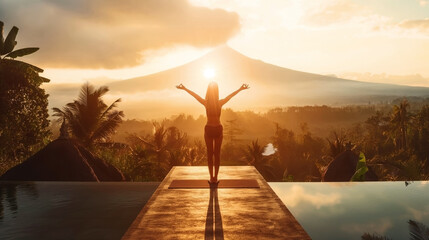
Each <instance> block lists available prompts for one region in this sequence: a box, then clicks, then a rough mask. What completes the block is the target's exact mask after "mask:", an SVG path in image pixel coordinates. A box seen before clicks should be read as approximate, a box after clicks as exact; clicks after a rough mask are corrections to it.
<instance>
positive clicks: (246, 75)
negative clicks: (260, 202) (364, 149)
mask: <svg viewBox="0 0 429 240" xmlns="http://www.w3.org/2000/svg"><path fill="white" fill-rule="evenodd" d="M207 67H212V68H213V69H215V71H216V77H215V80H216V81H217V82H218V83H219V88H220V97H224V96H226V95H227V94H228V93H229V92H232V91H234V90H235V89H236V88H238V87H239V86H240V85H241V84H242V83H248V84H249V85H250V87H251V88H250V89H249V90H246V91H245V93H240V95H239V97H236V99H234V100H233V101H231V103H228V105H230V106H228V107H234V108H239V109H257V108H259V109H261V108H264V107H265V109H266V108H268V107H275V106H288V105H313V104H317V105H322V104H335V105H342V104H367V103H368V102H381V101H383V102H386V101H391V100H393V99H396V98H398V97H404V96H420V97H423V96H429V88H426V87H411V86H402V85H394V84H383V83H369V82H359V81H353V80H347V79H341V78H336V77H332V76H325V75H319V74H312V73H307V72H300V71H295V70H291V69H287V68H282V67H279V66H275V65H272V64H268V63H265V62H263V61H260V60H255V59H252V58H249V57H247V56H244V55H243V54H241V53H239V52H237V51H235V50H233V49H231V48H229V47H227V46H221V47H218V48H216V49H215V50H213V51H212V52H209V53H208V54H206V55H204V56H202V57H201V58H199V59H196V60H194V61H192V62H190V63H187V64H184V65H182V66H179V67H176V68H172V69H169V70H166V71H162V72H159V73H155V74H151V75H147V76H143V77H138V78H133V79H129V80H122V81H116V82H112V83H110V84H109V87H110V89H111V91H112V94H118V95H120V94H131V95H133V94H134V95H135V96H139V97H141V98H144V96H147V98H144V99H145V100H146V101H150V102H152V105H151V106H152V107H149V108H147V109H145V110H146V111H155V109H157V108H158V107H159V106H161V107H166V106H168V105H171V104H172V105H180V106H181V105H187V106H191V103H190V102H191V101H193V100H191V99H190V97H188V96H186V97H187V98H183V99H186V100H184V101H183V100H180V96H181V97H184V96H185V95H186V94H185V93H181V92H179V90H176V89H175V88H174V86H175V85H178V84H179V83H183V84H184V85H185V86H186V87H188V88H189V89H192V90H195V92H197V93H198V94H200V95H201V96H203V97H204V93H205V89H206V88H207V84H208V82H209V81H208V80H206V79H205V78H204V76H203V74H202V73H203V70H204V69H205V68H207ZM166 90H168V91H166ZM179 103H180V104H179ZM124 104H125V103H124ZM192 104H195V103H192ZM139 106H141V105H139V104H137V103H135V104H134V106H133V107H132V106H131V105H128V106H127V108H128V107H130V109H129V110H131V109H133V110H135V108H138V107H139ZM167 112H168V113H174V110H171V111H167ZM176 112H177V111H176ZM182 112H183V111H182ZM155 115H156V114H155Z"/></svg>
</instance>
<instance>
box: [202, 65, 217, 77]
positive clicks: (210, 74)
mask: <svg viewBox="0 0 429 240" xmlns="http://www.w3.org/2000/svg"><path fill="white" fill-rule="evenodd" d="M203 74H204V77H205V78H207V79H213V78H214V77H215V76H216V71H215V69H214V68H212V67H207V68H205V69H204V72H203Z"/></svg>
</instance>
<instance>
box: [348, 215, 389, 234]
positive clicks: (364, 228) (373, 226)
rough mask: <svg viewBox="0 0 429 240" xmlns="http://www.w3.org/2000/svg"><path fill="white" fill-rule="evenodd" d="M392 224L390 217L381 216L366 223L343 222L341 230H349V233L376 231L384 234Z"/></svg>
mask: <svg viewBox="0 0 429 240" xmlns="http://www.w3.org/2000/svg"><path fill="white" fill-rule="evenodd" d="M392 226H393V223H392V221H391V220H390V219H387V218H382V219H378V220H373V221H369V222H366V223H353V224H345V225H343V226H341V230H343V231H346V232H350V233H357V234H363V233H365V232H366V233H378V234H384V233H386V231H387V230H389V229H390V228H391V227H392Z"/></svg>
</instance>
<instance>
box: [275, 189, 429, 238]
mask: <svg viewBox="0 0 429 240" xmlns="http://www.w3.org/2000/svg"><path fill="white" fill-rule="evenodd" d="M269 185H270V186H271V188H272V189H273V190H274V192H276V194H277V195H278V196H279V197H280V199H281V200H282V201H283V202H284V203H285V205H286V206H287V207H288V209H289V210H290V211H291V212H292V214H293V215H294V216H295V218H296V219H297V220H298V222H299V223H301V225H302V227H303V228H304V229H305V230H306V231H307V233H308V234H309V235H310V237H311V238H312V239H315V240H317V239H361V236H362V235H363V234H364V233H369V234H371V235H372V234H374V233H376V234H378V235H382V236H386V237H388V238H389V239H410V233H409V226H408V225H409V224H408V221H409V220H413V221H417V222H420V223H422V224H424V225H426V227H428V226H429V182H428V181H415V182H411V183H408V182H407V184H405V182H359V183H292V182H291V183H274V182H271V183H269Z"/></svg>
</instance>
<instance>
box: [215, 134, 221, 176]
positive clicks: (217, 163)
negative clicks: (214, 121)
mask: <svg viewBox="0 0 429 240" xmlns="http://www.w3.org/2000/svg"><path fill="white" fill-rule="evenodd" d="M222 139H223V136H222V135H221V136H220V137H218V138H215V139H214V160H215V162H214V167H215V173H214V180H215V181H217V175H218V173H219V166H220V148H221V146H222Z"/></svg>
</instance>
